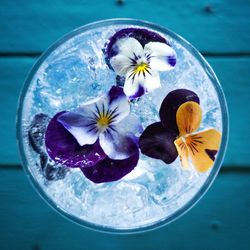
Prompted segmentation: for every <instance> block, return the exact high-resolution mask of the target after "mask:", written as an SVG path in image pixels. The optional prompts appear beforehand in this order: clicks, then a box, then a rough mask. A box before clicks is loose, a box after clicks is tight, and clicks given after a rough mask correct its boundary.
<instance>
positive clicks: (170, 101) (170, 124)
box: [159, 89, 200, 134]
mask: <svg viewBox="0 0 250 250" xmlns="http://www.w3.org/2000/svg"><path fill="white" fill-rule="evenodd" d="M188 101H193V102H197V103H200V100H199V97H198V96H197V94H196V93H194V92H193V91H191V90H188V89H176V90H174V91H171V92H170V93H169V94H168V95H167V96H166V97H165V99H164V100H163V102H162V104H161V108H160V112H159V113H160V119H161V122H162V124H163V126H164V127H165V128H167V129H168V130H171V131H173V132H175V133H177V134H178V133H179V131H178V127H177V124H176V112H177V110H178V108H179V107H180V105H181V104H183V103H185V102H188Z"/></svg>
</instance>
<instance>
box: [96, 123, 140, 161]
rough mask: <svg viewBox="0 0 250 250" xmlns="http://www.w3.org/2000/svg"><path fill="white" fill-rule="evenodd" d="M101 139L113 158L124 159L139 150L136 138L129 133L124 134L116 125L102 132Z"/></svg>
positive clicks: (101, 143) (104, 147) (106, 151)
mask: <svg viewBox="0 0 250 250" xmlns="http://www.w3.org/2000/svg"><path fill="white" fill-rule="evenodd" d="M99 140H100V145H101V147H102V149H103V151H104V152H105V154H106V155H107V156H108V157H109V158H111V159H115V160H123V159H126V158H128V157H130V156H131V155H132V154H134V153H135V152H136V151H137V150H138V146H137V142H136V138H135V137H134V136H132V134H129V133H127V134H122V133H121V132H120V131H119V130H118V129H117V128H116V127H114V126H112V127H109V128H108V129H107V130H106V131H105V132H104V133H101V134H100V136H99Z"/></svg>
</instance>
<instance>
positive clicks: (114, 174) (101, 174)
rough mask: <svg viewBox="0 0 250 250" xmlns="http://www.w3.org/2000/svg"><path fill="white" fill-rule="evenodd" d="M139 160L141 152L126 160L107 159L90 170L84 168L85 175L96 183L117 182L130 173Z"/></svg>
mask: <svg viewBox="0 0 250 250" xmlns="http://www.w3.org/2000/svg"><path fill="white" fill-rule="evenodd" d="M138 160H139V150H137V152H136V153H135V154H133V155H132V156H130V157H129V158H127V159H124V160H112V159H110V158H108V157H107V158H105V159H104V160H102V161H99V162H98V163H97V164H96V165H94V166H92V167H90V168H82V169H81V170H82V172H83V174H84V175H85V176H86V177H87V178H88V179H89V180H91V181H93V182H94V183H103V182H110V181H117V180H119V179H121V178H122V177H124V176H125V175H127V174H128V173H130V172H131V171H132V170H133V169H134V168H135V167H136V165H137V162H138Z"/></svg>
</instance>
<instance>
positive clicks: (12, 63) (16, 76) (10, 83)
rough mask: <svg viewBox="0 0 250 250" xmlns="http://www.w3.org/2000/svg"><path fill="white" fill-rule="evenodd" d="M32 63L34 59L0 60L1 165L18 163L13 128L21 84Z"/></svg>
mask: <svg viewBox="0 0 250 250" xmlns="http://www.w3.org/2000/svg"><path fill="white" fill-rule="evenodd" d="M33 63H34V59H31V58H22V59H19V58H11V59H9V58H0V75H1V79H0V89H1V92H0V103H1V113H2V119H0V125H1V130H0V138H1V140H2V142H4V143H2V145H1V150H0V159H1V160H0V161H1V163H6V164H16V163H19V157H18V150H17V146H16V128H15V119H16V111H17V102H18V97H19V93H20V90H21V87H22V84H23V82H24V80H25V77H26V75H27V73H28V71H29V70H30V69H31V67H32V64H33Z"/></svg>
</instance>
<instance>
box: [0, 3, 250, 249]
mask: <svg viewBox="0 0 250 250" xmlns="http://www.w3.org/2000/svg"><path fill="white" fill-rule="evenodd" d="M116 17H129V18H138V19H144V20H148V21H152V22H155V23H158V24H160V25H163V26H165V27H167V28H169V29H172V30H174V31H176V32H177V33H178V34H180V35H182V36H183V37H184V38H186V39H187V40H188V41H190V42H191V43H192V44H193V45H194V46H195V47H196V48H198V49H199V50H200V51H201V52H202V54H203V55H204V56H205V57H206V59H207V60H208V61H209V63H210V64H211V65H212V67H213V68H214V70H215V72H216V74H217V75H218V77H219V79H220V81H221V84H222V87H223V89H224V91H225V94H226V98H227V101H228V106H229V113H230V140H229V145H228V151H227V155H226V158H225V161H224V164H223V167H222V169H221V171H220V173H219V176H218V177H217V179H216V181H215V183H214V184H213V186H212V187H211V189H210V190H209V191H208V193H207V194H206V196H205V197H204V198H203V199H202V200H201V201H200V202H199V203H198V204H197V205H196V206H195V207H194V208H193V209H192V210H191V211H190V212H188V213H187V214H185V215H184V216H183V217H182V218H181V219H179V220H177V221H175V222H173V223H172V224H170V225H168V226H166V227H164V228H161V229H159V230H155V231H152V232H148V233H144V234H137V235H126V236H125V235H108V234H102V233H98V232H92V231H90V230H87V229H84V228H82V227H80V226H78V225H75V224H73V223H71V222H69V221H67V220H66V219H64V218H62V217H61V216H60V215H59V214H57V213H56V212H54V211H53V210H52V209H51V208H50V207H49V206H48V205H47V204H45V203H44V201H43V200H41V198H40V197H39V196H38V194H37V193H36V192H35V191H34V190H33V188H32V186H31V184H30V183H29V182H28V179H27V178H26V177H25V174H24V172H23V170H22V168H21V165H20V160H19V158H18V153H17V146H16V142H15V115H16V105H17V99H18V94H19V91H20V89H21V87H22V84H23V82H24V79H25V76H26V74H27V73H28V71H29V70H30V68H31V66H32V65H33V63H34V62H35V61H36V59H37V57H38V56H39V55H40V54H41V53H42V52H43V51H44V50H45V49H46V48H47V47H48V46H49V45H50V44H51V43H53V42H54V41H55V40H56V39H58V38H59V37H61V36H62V35H64V34H65V33H67V32H69V31H71V30H72V29H74V28H76V27H78V26H81V25H84V24H86V23H89V22H92V21H96V20H100V19H106V18H116ZM0 20H1V21H0V104H1V119H0V138H1V147H0V161H1V162H0V249H1V250H5V249H8V250H9V249H33V250H41V249H60V250H61V249H88V250H91V249H93V250H96V249H141V250H145V249H177V250H178V249H181V250H182V249H192V250H193V249H195V250H196V249H205V250H206V249H209V250H210V249H213V250H214V249H223V250H224V249H226V250H231V249H232V250H234V249H237V250H241V249H243V250H245V249H246V250H247V249H250V195H249V190H250V161H249V157H250V153H249V152H250V143H249V142H250V133H249V124H250V115H249V110H250V105H249V103H250V102H248V101H249V98H250V82H249V81H250V80H249V79H250V75H249V72H250V1H249V0H224V1H223V0H200V1H198V0H197V1H195V0H194V1H188V0H179V1H174V0H173V1H171V0H168V1H164V0H143V1H138V0H137V1H136V0H125V1H124V3H123V4H117V2H116V1H115V0H106V1H103V0H95V1H87V0H53V1H52V0H37V1H35V0H19V1H18V0H12V1H9V0H1V2H0Z"/></svg>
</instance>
